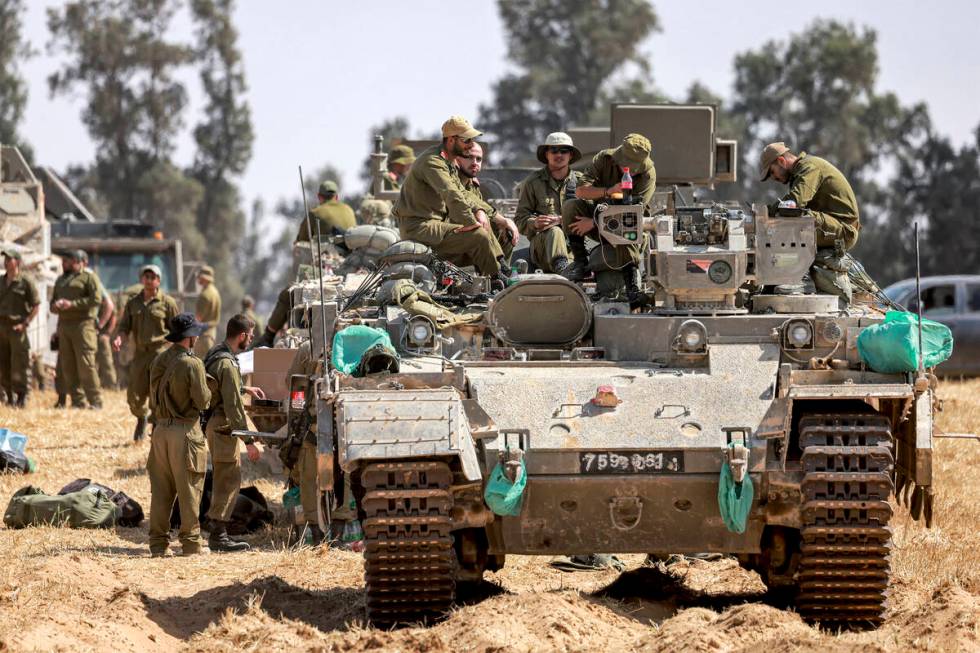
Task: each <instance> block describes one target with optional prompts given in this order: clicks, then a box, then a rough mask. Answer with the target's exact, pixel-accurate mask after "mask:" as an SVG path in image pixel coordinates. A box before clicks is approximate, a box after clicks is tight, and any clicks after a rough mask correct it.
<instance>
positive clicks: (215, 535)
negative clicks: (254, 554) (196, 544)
mask: <svg viewBox="0 0 980 653" xmlns="http://www.w3.org/2000/svg"><path fill="white" fill-rule="evenodd" d="M208 548H209V549H211V550H212V551H223V552H225V553H235V552H238V551H248V550H249V549H251V548H252V547H250V546H249V545H248V542H239V541H238V540H233V539H231V537H229V536H228V527H227V526H226V525H225V522H218V521H212V522H211V534H210V535H209V536H208Z"/></svg>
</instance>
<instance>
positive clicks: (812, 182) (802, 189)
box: [783, 152, 861, 238]
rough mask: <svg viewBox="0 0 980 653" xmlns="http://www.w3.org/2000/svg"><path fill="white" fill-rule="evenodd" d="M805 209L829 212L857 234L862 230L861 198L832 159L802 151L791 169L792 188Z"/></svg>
mask: <svg viewBox="0 0 980 653" xmlns="http://www.w3.org/2000/svg"><path fill="white" fill-rule="evenodd" d="M783 199H787V200H794V201H795V202H796V206H798V207H799V208H801V209H809V210H810V211H818V212H820V213H827V214H829V215H832V216H833V217H835V218H837V219H838V220H840V221H841V222H843V223H844V224H845V225H847V226H849V227H850V228H851V229H852V230H853V232H854V236H855V238H857V232H858V231H860V230H861V221H860V216H859V215H858V205H857V198H855V197H854V191H853V190H852V189H851V185H850V184H849V183H848V182H847V179H845V178H844V175H843V174H842V173H841V171H840V170H838V169H837V168H836V167H835V166H834V165H833V164H832V163H830V162H829V161H827V160H825V159H821V158H820V157H818V156H810V155H809V154H807V153H806V152H801V153H800V157H799V158H798V159H797V160H796V163H795V164H794V165H793V169H792V170H791V171H790V173H789V192H788V193H787V194H786V196H785V197H784V198H783Z"/></svg>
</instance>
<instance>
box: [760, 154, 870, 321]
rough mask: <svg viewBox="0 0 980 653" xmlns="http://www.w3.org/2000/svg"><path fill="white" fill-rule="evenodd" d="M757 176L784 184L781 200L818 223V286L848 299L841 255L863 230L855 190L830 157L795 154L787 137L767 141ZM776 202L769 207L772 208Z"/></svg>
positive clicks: (815, 271)
mask: <svg viewBox="0 0 980 653" xmlns="http://www.w3.org/2000/svg"><path fill="white" fill-rule="evenodd" d="M759 173H760V174H761V175H762V177H761V181H766V180H767V179H769V177H772V178H773V179H775V180H776V181H778V182H780V183H783V184H787V185H788V186H789V192H788V193H787V194H786V195H785V196H784V197H783V200H792V201H793V202H795V203H796V207H797V208H799V209H805V210H807V211H809V212H810V213H811V214H812V215H813V218H814V222H815V224H816V240H817V252H816V260H815V262H814V265H813V267H812V268H811V270H810V273H811V276H812V277H813V282H814V284H815V285H816V289H817V290H820V291H821V292H826V293H830V294H834V295H837V296H839V297H841V298H842V299H844V300H845V301H847V302H849V301H850V300H851V284H850V280H849V279H848V277H847V266H846V265H845V264H844V262H843V261H841V257H843V255H844V254H845V253H846V252H848V251H849V250H850V249H851V248H853V247H854V245H856V244H857V241H858V234H859V233H860V232H861V218H860V214H859V212H858V204H857V198H856V197H855V196H854V190H853V189H852V188H851V185H850V184H849V183H848V182H847V179H846V178H845V177H844V175H843V173H841V171H840V170H838V169H837V168H836V167H835V166H834V165H833V164H832V163H830V162H829V161H826V160H825V159H821V158H820V157H817V156H812V155H809V154H807V153H806V152H801V153H800V154H799V156H797V155H796V154H794V153H793V152H792V151H791V150H790V149H789V148H788V147H786V144H785V143H770V144H769V145H767V146H766V147H765V149H763V150H762V155H761V156H760V158H759ZM777 208H778V205H773V206H771V207H769V213H770V215H772V214H773V213H775V212H776V210H777Z"/></svg>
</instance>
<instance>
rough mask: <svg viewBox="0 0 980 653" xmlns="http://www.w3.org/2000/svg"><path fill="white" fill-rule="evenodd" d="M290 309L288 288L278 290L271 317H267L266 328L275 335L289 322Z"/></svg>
mask: <svg viewBox="0 0 980 653" xmlns="http://www.w3.org/2000/svg"><path fill="white" fill-rule="evenodd" d="M290 308H291V307H290V297H289V287H288V286H287V287H286V288H283V289H282V290H280V291H279V296H278V297H276V305H275V307H274V308H273V309H272V315H270V316H269V324H268V327H267V328H268V329H269V330H271V331H274V332H275V333H279V332H280V331H282V328H283V327H284V326H286V323H287V322H289V309H290Z"/></svg>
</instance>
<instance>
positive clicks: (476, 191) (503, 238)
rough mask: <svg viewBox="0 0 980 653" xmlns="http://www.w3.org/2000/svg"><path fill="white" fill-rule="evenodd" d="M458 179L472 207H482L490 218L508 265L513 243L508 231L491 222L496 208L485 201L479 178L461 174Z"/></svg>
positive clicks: (493, 232) (492, 229)
mask: <svg viewBox="0 0 980 653" xmlns="http://www.w3.org/2000/svg"><path fill="white" fill-rule="evenodd" d="M460 181H462V182H463V188H465V189H466V192H467V193H469V195H470V199H472V201H473V207H474V208H477V209H483V211H484V212H485V213H486V214H487V217H488V218H489V219H490V229H491V233H492V234H493V237H494V239H495V240H496V241H497V246H498V247H499V248H500V252H501V253H502V254H503V257H504V262H505V263H506V264H507V265H510V255H511V254H513V253H514V243H512V242H511V240H510V233H509V232H508V231H507V230H506V229H501V228H499V227H497V226H496V225H495V224H493V219H494V218H495V217H496V216H497V209H495V208H493V206H492V205H491V204H490V203H489V202H487V201H486V199H484V197H483V188H481V187H480V180H479V179H476V178H475V177H466V176H461V177H460Z"/></svg>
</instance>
